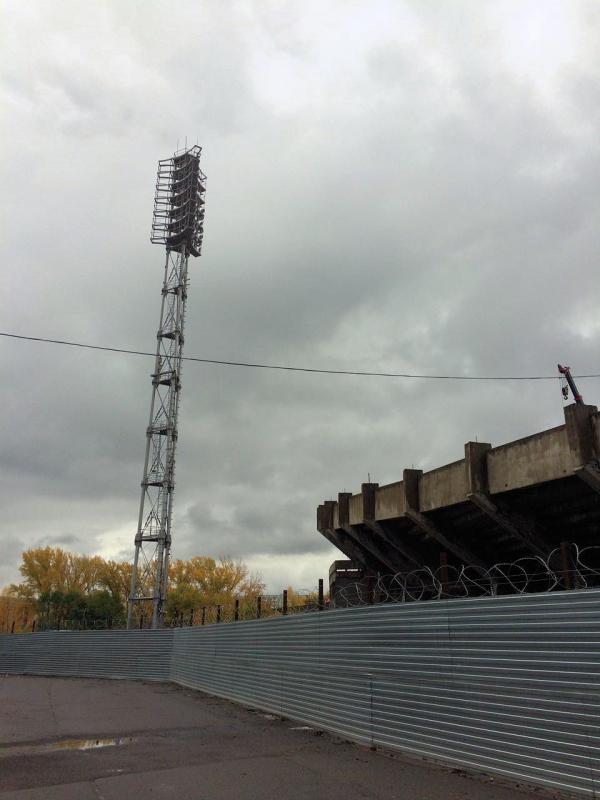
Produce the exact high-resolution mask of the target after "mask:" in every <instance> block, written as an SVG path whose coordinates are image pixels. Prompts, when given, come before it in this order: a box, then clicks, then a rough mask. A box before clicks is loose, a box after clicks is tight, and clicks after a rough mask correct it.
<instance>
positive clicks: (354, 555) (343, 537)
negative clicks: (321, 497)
mask: <svg viewBox="0 0 600 800" xmlns="http://www.w3.org/2000/svg"><path fill="white" fill-rule="evenodd" d="M334 507H335V501H333V500H326V501H325V502H324V503H323V505H321V506H319V508H318V509H317V527H318V529H319V532H320V533H321V534H322V535H323V536H324V537H325V538H326V539H327V540H328V541H330V542H331V544H333V545H334V546H335V547H337V548H338V550H340V551H341V552H342V553H343V554H344V555H345V556H346V557H347V558H349V559H350V560H351V561H358V563H359V564H361V565H362V566H364V567H365V568H366V569H367V570H369V571H371V572H374V573H381V574H385V573H386V572H387V571H388V569H389V568H388V567H387V565H386V564H385V563H384V562H381V561H380V560H379V559H377V558H376V557H374V556H373V555H372V554H371V552H370V551H369V550H367V549H366V548H364V547H362V546H360V544H358V543H357V542H356V540H355V538H354V537H352V536H350V535H349V534H348V533H347V532H346V531H344V530H340V529H339V528H334V525H333V512H334Z"/></svg>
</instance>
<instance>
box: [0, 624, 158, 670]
mask: <svg viewBox="0 0 600 800" xmlns="http://www.w3.org/2000/svg"><path fill="white" fill-rule="evenodd" d="M172 643H173V631H172V630H164V631H151V630H148V631H123V630H111V631H45V632H44V633H33V634H32V633H19V634H13V635H10V634H9V635H5V636H0V673H2V672H8V673H16V674H30V675H66V676H73V677H80V678H83V677H87V678H143V679H145V680H155V681H168V680H169V676H170V666H171V652H172Z"/></svg>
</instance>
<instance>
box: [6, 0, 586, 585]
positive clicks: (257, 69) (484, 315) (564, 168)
mask: <svg viewBox="0 0 600 800" xmlns="http://www.w3.org/2000/svg"><path fill="white" fill-rule="evenodd" d="M7 6H8V8H9V9H10V12H9V14H8V15H7V17H8V20H9V28H10V30H9V31H8V38H7V41H8V42H9V43H10V45H9V47H8V48H7V49H8V52H7V54H6V56H5V63H4V77H3V82H2V87H3V100H4V103H5V107H6V109H7V119H8V121H9V127H8V141H7V144H8V146H7V147H5V152H6V153H7V154H8V157H6V158H5V160H4V182H3V185H4V186H5V192H4V195H3V200H2V203H3V218H4V220H5V253H6V258H5V265H4V270H3V280H4V292H3V298H4V303H3V314H2V319H3V323H2V327H3V328H4V329H5V330H11V329H12V330H15V331H17V332H24V333H31V334H33V335H49V336H55V337H59V338H67V339H80V340H83V341H88V342H92V343H102V344H107V345H116V346H130V347H134V348H140V349H143V350H148V349H151V348H152V347H153V342H154V341H155V335H156V324H157V316H158V302H159V288H160V282H161V268H162V255H161V252H160V249H159V248H152V247H150V246H149V244H148V242H147V237H148V230H149V222H150V219H149V216H150V212H151V207H152V194H153V189H154V170H155V165H156V160H157V159H158V158H163V157H165V156H167V155H168V154H169V153H170V152H171V151H172V150H173V149H174V147H175V145H176V144H177V140H178V139H179V140H180V144H181V143H182V142H183V137H184V136H185V135H186V134H187V135H188V136H189V140H190V141H195V139H196V137H198V140H199V141H200V143H201V144H202V145H203V146H204V156H203V166H204V169H205V171H206V173H207V174H208V192H207V212H206V237H205V250H204V255H203V257H202V258H201V259H196V260H194V261H193V263H192V264H191V289H190V296H189V312H188V316H187V336H186V352H187V354H189V355H203V356H208V357H213V358H226V359H233V360H252V361H267V362H269V361H270V362H280V363H287V364H300V365H307V366H324V367H330V366H336V367H340V368H349V369H354V368H356V369H375V370H379V369H382V370H386V371H415V372H424V371H430V372H436V373H439V372H448V373H463V374H468V373H469V374H511V373H513V374H528V373H535V374H539V373H544V374H549V373H550V374H551V373H552V372H553V370H554V368H555V367H554V365H555V363H556V361H557V360H562V359H564V360H566V361H568V362H569V361H570V362H572V365H573V366H574V367H576V369H577V371H579V372H597V371H598V368H597V352H598V345H599V339H600V325H599V324H598V317H597V307H598V301H599V300H600V297H599V284H598V281H597V279H596V264H595V259H596V253H597V251H598V244H599V242H598V225H597V221H598V217H599V211H600V208H599V201H598V194H597V186H598V178H599V177H600V175H599V173H600V159H599V147H598V126H599V124H600V120H599V116H598V112H597V103H596V102H595V101H596V100H597V94H598V90H597V86H598V82H599V79H600V60H599V59H598V56H597V53H598V51H599V50H598V45H599V44H600V42H599V38H600V17H599V14H598V11H597V7H596V6H595V4H593V3H590V2H576V3H572V2H565V3H560V2H556V3H552V4H550V7H549V8H547V9H546V10H542V9H541V8H540V7H539V4H537V3H514V4H513V3H507V4H505V9H504V11H502V10H499V9H500V6H494V7H493V8H492V7H490V9H489V10H488V9H487V8H486V7H484V6H483V5H481V4H470V3H458V4H453V6H452V8H450V7H449V6H448V7H447V8H446V7H444V6H441V5H439V4H438V5H435V6H434V5H430V4H424V3H418V2H414V3H406V4H400V3H386V2H378V3H353V4H351V6H348V5H347V4H342V3H340V4H335V3H330V4H321V3H316V2H308V3H302V4H300V3H289V4H285V6H283V7H282V6H280V5H279V4H270V3H250V4H246V3H239V4H238V3H220V4H205V5H200V4H196V3H191V2H183V1H182V2H179V3H178V6H177V8H178V13H177V14H176V15H174V14H171V13H170V10H169V9H168V8H167V6H166V4H164V3H161V2H151V3H144V4H143V5H142V4H138V3H116V2H114V3H113V2H107V3H104V4H101V5H100V4H96V5H85V6H83V5H81V4H79V3H75V2H65V1H64V0H60V2H55V3H53V4H52V8H50V7H49V6H46V5H45V4H43V3H41V2H19V3H16V2H15V3H8V4H7ZM503 7H504V6H503ZM349 9H350V10H349ZM23 31H27V36H24V35H23ZM532 31H533V32H534V34H535V35H533V34H532V33H531V32H532ZM528 36H530V39H528V38H527V37H528ZM531 36H532V37H533V38H531ZM175 42H176V45H175V44H174V43H175ZM0 347H1V352H2V360H3V368H4V369H3V374H4V376H5V381H4V383H5V388H4V396H5V404H4V417H3V422H4V428H3V434H4V435H3V448H2V456H1V458H2V468H3V471H4V475H5V480H4V492H5V497H4V498H3V507H4V508H5V509H6V511H5V513H4V515H3V524H2V528H1V532H0V536H2V541H3V542H6V545H5V547H4V549H3V556H4V557H3V559H2V563H3V571H2V573H0V581H8V580H13V579H14V578H15V577H16V574H15V569H16V565H17V562H18V553H19V552H20V550H21V549H22V548H23V547H27V546H33V545H36V544H38V543H40V542H46V543H53V542H56V543H59V544H61V545H62V546H68V547H71V548H73V549H78V550H81V551H86V552H94V551H100V552H102V553H103V554H105V555H114V556H118V557H127V556H128V555H129V552H130V548H131V547H132V542H133V533H134V526H135V520H136V516H137V502H138V491H139V481H140V473H141V467H142V456H143V448H144V429H145V425H146V415H147V405H148V402H149V390H150V386H149V380H148V377H149V373H150V371H151V369H152V359H144V358H141V357H126V356H117V355H111V354H105V353H93V352H89V351H75V350H69V349H65V350H61V349H59V348H55V347H52V346H50V345H45V346H42V345H34V344H28V343H19V342H10V341H4V342H3V343H0ZM183 384H184V391H183V397H182V406H181V419H180V441H179V451H178V466H177V496H176V498H177V499H176V512H175V514H176V518H175V526H176V527H175V533H174V556H175V557H179V556H181V557H183V556H189V555H192V554H198V553H202V554H208V555H214V556H217V555H219V554H224V553H227V554H230V555H232V556H243V557H245V558H247V559H249V560H251V562H252V565H253V567H254V568H261V564H262V565H264V569H265V571H266V574H267V576H268V579H269V580H270V581H271V580H273V581H275V582H276V583H277V585H285V582H286V580H288V578H287V577H286V576H290V579H291V577H294V579H296V578H297V579H298V580H305V579H306V580H309V578H310V575H309V573H310V571H311V570H313V571H314V570H320V574H322V575H324V574H325V571H326V567H327V563H328V561H329V560H331V557H332V551H331V549H330V548H328V546H327V545H326V544H325V543H324V542H323V541H322V540H321V538H320V537H319V535H318V534H317V533H316V532H315V509H316V506H317V504H318V503H319V502H321V501H322V500H323V499H325V498H330V497H335V496H336V494H337V492H338V491H340V490H344V489H345V490H347V491H350V490H357V489H358V487H359V485H360V483H361V481H363V480H366V478H367V473H370V475H371V477H372V478H373V479H374V480H378V481H380V482H382V483H383V482H387V481H393V480H397V479H398V478H399V476H400V474H401V470H402V468H403V467H404V466H410V465H413V464H414V465H415V466H418V467H421V468H429V467H433V466H436V465H437V464H441V463H444V462H445V461H450V460H454V459H455V458H457V457H459V456H460V453H461V449H462V445H463V443H464V442H465V441H467V440H468V439H472V438H475V436H477V437H478V438H479V440H480V441H481V440H486V441H492V442H494V443H499V442H501V441H505V440H509V439H511V438H514V437H516V436H519V435H525V434H527V433H530V432H532V431H534V430H539V429H542V428H544V427H547V426H551V425H555V424H558V423H559V422H560V420H561V415H562V411H561V400H560V393H559V391H558V387H557V386H555V385H554V384H548V383H538V384H532V385H529V384H525V385H524V384H452V383H434V382H431V383H429V382H427V383H426V382H414V383H410V382H404V381H385V380H375V379H361V378H350V377H319V376H309V375H297V374H286V373H266V372H261V371H251V370H244V369H239V370H234V369H228V368H224V367H217V366H208V365H203V366H201V365H197V364H186V365H185V369H184V375H183ZM598 388H599V384H598V382H594V381H589V382H586V383H585V384H582V389H583V392H584V396H585V398H586V400H589V401H591V402H593V401H594V399H595V396H597V394H598ZM261 559H262V560H261ZM301 564H304V565H305V567H304V571H301V570H300V569H299V566H298V565H301ZM311 574H312V573H311ZM315 577H317V576H315Z"/></svg>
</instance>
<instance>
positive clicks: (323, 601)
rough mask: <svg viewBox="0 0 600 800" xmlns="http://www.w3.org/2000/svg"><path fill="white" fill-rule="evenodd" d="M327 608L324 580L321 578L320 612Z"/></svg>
mask: <svg viewBox="0 0 600 800" xmlns="http://www.w3.org/2000/svg"><path fill="white" fill-rule="evenodd" d="M324 608H325V597H324V595H323V578H319V611H323V609H324Z"/></svg>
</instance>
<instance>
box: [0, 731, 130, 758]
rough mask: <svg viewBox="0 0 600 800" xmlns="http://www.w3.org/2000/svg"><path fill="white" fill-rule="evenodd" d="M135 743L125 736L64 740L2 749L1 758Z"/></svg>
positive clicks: (96, 748) (0, 751)
mask: <svg viewBox="0 0 600 800" xmlns="http://www.w3.org/2000/svg"><path fill="white" fill-rule="evenodd" d="M133 742H135V738H134V737H133V736H123V737H110V738H98V739H62V741H59V742H46V743H44V744H34V745H24V746H19V745H12V746H11V747H2V748H0V758H1V757H2V756H24V755H28V756H29V755H41V754H43V753H55V752H57V751H60V750H79V751H84V750H98V749H100V748H101V747H120V746H122V745H124V744H132V743H133Z"/></svg>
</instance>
